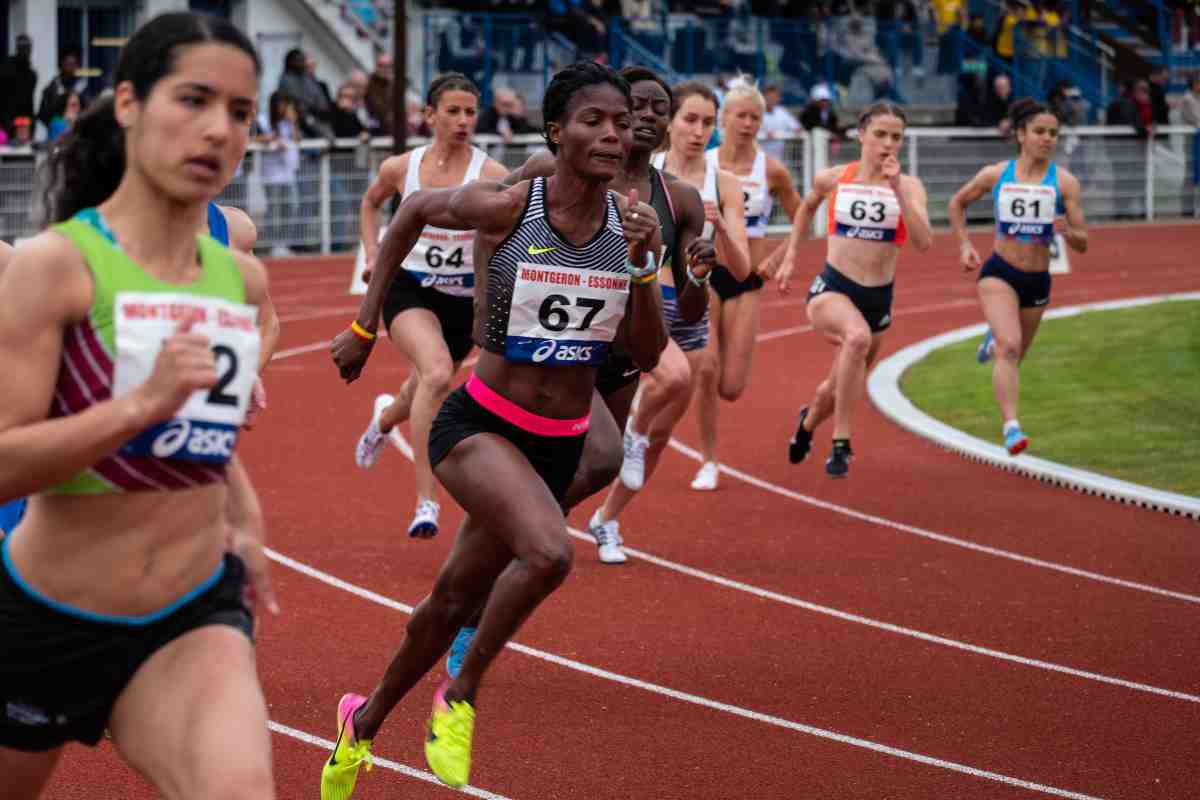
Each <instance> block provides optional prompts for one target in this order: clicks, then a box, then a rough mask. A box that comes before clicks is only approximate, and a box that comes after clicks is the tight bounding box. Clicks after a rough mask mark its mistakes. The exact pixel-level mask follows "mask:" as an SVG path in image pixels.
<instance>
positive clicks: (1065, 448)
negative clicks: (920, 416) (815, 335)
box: [900, 301, 1200, 497]
mask: <svg viewBox="0 0 1200 800" xmlns="http://www.w3.org/2000/svg"><path fill="white" fill-rule="evenodd" d="M978 344H979V339H978V338H974V339H970V340H968V341H965V342H959V343H958V344H954V345H950V346H949V347H944V348H942V349H940V350H937V351H935V352H933V353H931V354H930V355H929V356H928V357H927V358H925V359H923V360H922V361H920V362H918V363H917V364H915V365H913V367H912V368H911V369H909V370H908V371H907V372H905V373H904V375H903V376H902V377H901V380H900V386H901V389H902V390H903V392H904V394H905V395H906V396H907V397H908V398H909V399H910V400H911V401H912V402H913V404H914V405H916V406H917V407H918V408H920V409H921V410H922V411H924V412H925V413H926V414H929V415H930V416H932V417H935V418H936V419H939V420H941V421H942V422H944V423H946V424H947V425H951V426H953V427H955V428H958V429H959V430H961V431H964V432H966V433H969V434H971V435H972V436H977V437H979V438H981V439H985V440H987V441H989V442H993V443H995V444H1000V443H1001V435H1000V426H1001V419H1000V412H999V410H998V409H997V407H996V401H995V398H994V396H993V394H992V379H991V373H992V371H991V364H990V363H989V364H986V365H982V364H979V363H977V362H976V360H975V348H976V347H977V346H978ZM1019 419H1020V420H1021V427H1022V428H1023V429H1024V431H1025V433H1026V434H1027V435H1028V436H1029V442H1030V447H1029V450H1027V451H1026V452H1027V453H1030V454H1032V455H1036V456H1039V457H1041V458H1045V459H1048V460H1050V461H1057V462H1059V463H1061V464H1068V465H1070V466H1073V467H1079V468H1081V469H1087V470H1091V471H1093V472H1099V473H1102V474H1104V475H1109V476H1111V477H1114V478H1120V479H1121V480H1126V481H1132V482H1133V483H1139V484H1143V485H1145V486H1152V487H1154V488H1156V489H1165V490H1167V491H1171V492H1178V493H1180V494H1185V495H1189V496H1193V497H1197V496H1200V302H1196V301H1169V302H1164V303H1157V304H1154V305H1149V306H1142V307H1138V308H1129V309H1122V310H1117V311H1098V312H1088V313H1083V314H1079V315H1077V316H1070V317H1063V318H1060V319H1047V320H1043V321H1042V327H1041V330H1040V331H1038V335H1037V339H1036V340H1035V341H1034V343H1033V348H1032V349H1031V350H1030V351H1029V353H1028V354H1027V355H1026V357H1025V362H1024V363H1023V364H1022V365H1021V404H1020V414H1019ZM1018 458H1020V456H1018Z"/></svg>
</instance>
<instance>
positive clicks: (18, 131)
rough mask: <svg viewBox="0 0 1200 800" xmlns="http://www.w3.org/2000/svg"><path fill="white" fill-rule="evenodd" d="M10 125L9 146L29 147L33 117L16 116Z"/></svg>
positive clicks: (31, 140)
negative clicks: (11, 129)
mask: <svg viewBox="0 0 1200 800" xmlns="http://www.w3.org/2000/svg"><path fill="white" fill-rule="evenodd" d="M12 127H13V133H12V136H11V137H10V138H9V140H8V146H9V147H29V146H31V145H32V144H33V117H17V118H16V119H14V120H13V126H12Z"/></svg>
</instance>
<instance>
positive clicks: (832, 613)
mask: <svg viewBox="0 0 1200 800" xmlns="http://www.w3.org/2000/svg"><path fill="white" fill-rule="evenodd" d="M388 438H389V439H390V440H391V442H392V444H393V445H395V447H396V449H398V450H399V451H400V452H401V453H402V454H404V457H405V458H407V459H408V460H409V461H411V460H412V457H413V456H412V452H413V451H412V445H410V444H409V443H408V440H407V439H405V438H404V435H403V434H402V433H400V430H399V428H392V430H391V432H390V433H389V434H388ZM567 532H568V533H569V534H570V535H571V536H573V537H574V538H576V539H578V540H580V541H582V542H587V543H589V544H594V543H595V539H593V538H592V536H591V534H588V533H585V532H584V531H581V530H578V529H576V528H572V527H568V528H567ZM623 549H624V550H625V552H626V553H628V554H629V555H631V556H634V557H635V558H640V559H642V560H643V561H647V562H649V563H651V564H654V565H655V566H658V567H662V568H663V569H666V570H670V571H672V572H678V573H680V574H681V575H687V576H689V577H692V578H699V579H700V580H702V581H708V582H709V583H714V584H716V585H718V586H723V587H725V588H726V589H734V590H736V591H739V592H745V593H746V594H749V595H753V596H755V597H761V598H762V599H764V600H774V601H775V602H777V603H782V604H784V605H789V606H794V607H795V608H802V609H804V610H805V611H812V612H814V613H817V614H824V615H825V616H828V617H833V618H834V619H839V620H841V621H843V622H851V623H855V624H857V625H865V626H867V627H869V628H876V629H878V630H882V631H887V632H888V633H894V634H897V635H899V636H907V637H909V638H912V639H919V640H920V641H923V642H929V643H931V644H939V645H943V646H945V647H951V648H954V649H955V650H963V651H965V652H968V653H973V654H975V655H979V656H987V657H989V658H995V659H999V660H1001V661H1009V662H1011V663H1013V664H1020V665H1021V666H1025V667H1033V668H1035V669H1044V670H1047V671H1049V672H1057V673H1061V674H1063V675H1070V676H1072V677H1075V678H1083V679H1084V680H1089V681H1096V682H1098V683H1107V684H1110V685H1112V686H1120V687H1121V688H1123V689H1132V690H1134V691H1138V692H1147V693H1148V694H1156V695H1160V696H1162V697H1170V698H1172V699H1174V700H1185V701H1187V702H1189V703H1198V704H1200V695H1194V694H1188V693H1187V692H1177V691H1175V690H1173V689H1163V688H1161V687H1159V686H1153V685H1151V684H1147V683H1137V682H1136V681H1130V680H1125V679H1124V678H1115V677H1112V676H1111V675H1104V674H1102V673H1098V672H1088V671H1087V670H1082V669H1076V668H1075V667H1068V666H1065V665H1063V664H1056V663H1054V662H1053V661H1043V660H1041V659H1038V658H1028V657H1026V656H1019V655H1016V654H1014V653H1006V652H1004V651H1003V650H995V649H992V648H990V647H983V646H981V645H976V644H971V643H969V642H962V641H959V640H957V639H950V638H947V637H945V636H938V635H937V634H934V633H926V632H925V631H919V630H916V629H914V628H906V627H904V626H902V625H895V624H893V623H891V622H884V621H883V620H878V619H872V618H871V617H864V616H862V615H860V614H852V613H850V612H848V611H842V610H840V609H836V608H832V607H830V606H823V605H819V604H817V603H811V602H809V601H807V600H801V599H800V598H798V597H792V596H790V595H786V594H781V593H779V592H773V591H771V590H770V589H763V588H761V587H758V586H754V585H752V584H749V583H743V582H742V581H737V580H733V579H731V578H725V577H722V576H720V575H715V574H713V573H711V572H706V571H704V570H701V569H697V568H696V567H689V566H687V565H685V564H679V563H677V562H674V561H669V560H667V559H665V558H661V557H659V556H656V555H653V554H651V553H647V552H645V551H642V550H636V549H634V548H632V547H624V548H623Z"/></svg>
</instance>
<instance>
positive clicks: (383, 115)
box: [364, 53, 392, 135]
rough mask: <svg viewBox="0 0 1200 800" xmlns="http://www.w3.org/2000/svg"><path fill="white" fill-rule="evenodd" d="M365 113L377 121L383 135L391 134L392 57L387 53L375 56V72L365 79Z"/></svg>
mask: <svg viewBox="0 0 1200 800" xmlns="http://www.w3.org/2000/svg"><path fill="white" fill-rule="evenodd" d="M364 99H365V100H366V104H367V113H369V114H370V115H371V116H372V117H374V118H375V119H377V120H379V129H380V131H381V132H382V133H383V134H385V135H390V134H391V133H392V57H391V56H390V55H388V54H387V53H380V54H379V55H377V56H375V71H374V72H372V73H371V77H370V78H368V79H367V93H366V97H365V98H364Z"/></svg>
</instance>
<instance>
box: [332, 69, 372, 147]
mask: <svg viewBox="0 0 1200 800" xmlns="http://www.w3.org/2000/svg"><path fill="white" fill-rule="evenodd" d="M361 105H362V98H361V97H360V96H359V94H358V90H357V89H356V88H355V87H354V85H353V84H351V83H349V82H346V83H343V84H342V85H341V86H339V87H338V93H337V100H336V101H335V103H334V107H333V119H332V120H331V125H332V127H333V135H334V137H335V138H338V139H361V140H363V141H366V139H367V138H368V136H369V135H370V131H369V130H368V129H367V127H366V126H365V125H363V123H362V119H360V118H359V116H358V109H359V107H360V106H361Z"/></svg>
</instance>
